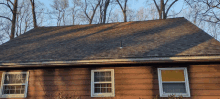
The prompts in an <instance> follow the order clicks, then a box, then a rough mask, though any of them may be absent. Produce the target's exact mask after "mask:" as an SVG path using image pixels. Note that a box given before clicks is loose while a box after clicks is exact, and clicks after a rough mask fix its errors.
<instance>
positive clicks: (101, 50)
mask: <svg viewBox="0 0 220 99" xmlns="http://www.w3.org/2000/svg"><path fill="white" fill-rule="evenodd" d="M121 42H122V47H123V48H122V49H120V46H121ZM217 54H218V55H219V54H220V42H218V41H217V40H215V39H214V38H213V37H211V36H210V35H208V34H207V33H205V32H204V31H202V30H201V29H199V28H198V27H196V26H195V25H193V24H192V23H190V22H189V21H188V20H186V19H185V18H174V19H166V20H152V21H136V22H121V23H111V24H96V25H74V26H61V27H38V28H36V29H32V30H30V31H28V32H26V33H24V34H22V35H21V36H19V37H17V38H15V39H13V40H11V41H9V42H6V43H4V44H2V45H1V46H0V63H2V62H30V61H36V62H37V61H45V60H60V61H67V60H84V59H100V58H113V59H114V58H130V57H133V58H134V57H139V58H140V57H143V58H144V57H155V56H156V57H158V56H159V57H171V56H182V55H190V56H194V55H217Z"/></svg>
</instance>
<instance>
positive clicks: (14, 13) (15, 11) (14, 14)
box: [10, 0, 18, 40]
mask: <svg viewBox="0 0 220 99" xmlns="http://www.w3.org/2000/svg"><path fill="white" fill-rule="evenodd" d="M17 5H18V2H17V0H14V6H13V18H12V25H11V35H10V40H12V39H14V35H15V24H16V14H17Z"/></svg>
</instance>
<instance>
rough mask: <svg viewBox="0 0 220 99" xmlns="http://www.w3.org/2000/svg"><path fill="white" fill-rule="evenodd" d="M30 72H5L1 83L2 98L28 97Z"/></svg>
mask: <svg viewBox="0 0 220 99" xmlns="http://www.w3.org/2000/svg"><path fill="white" fill-rule="evenodd" d="M28 76H29V73H28V72H4V73H3V75H2V82H1V86H2V87H1V97H26V95H27V86H28Z"/></svg>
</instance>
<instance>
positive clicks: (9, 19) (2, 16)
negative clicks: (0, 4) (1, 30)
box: [0, 16, 12, 21]
mask: <svg viewBox="0 0 220 99" xmlns="http://www.w3.org/2000/svg"><path fill="white" fill-rule="evenodd" d="M0 17H1V18H5V19H8V20H9V21H12V20H11V19H10V18H8V17H5V16H0Z"/></svg>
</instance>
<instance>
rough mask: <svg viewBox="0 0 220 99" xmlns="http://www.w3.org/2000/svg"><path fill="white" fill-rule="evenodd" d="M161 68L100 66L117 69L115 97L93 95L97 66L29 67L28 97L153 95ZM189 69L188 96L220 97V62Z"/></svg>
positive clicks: (132, 98) (148, 98)
mask: <svg viewBox="0 0 220 99" xmlns="http://www.w3.org/2000/svg"><path fill="white" fill-rule="evenodd" d="M174 67H178V66H174ZM157 68H158V66H139V67H135V66H132V67H102V68H96V69H114V72H115V97H114V98H91V96H90V95H91V85H90V84H91V82H90V81H91V75H90V74H91V70H92V69H95V68H66V69H35V70H29V71H30V74H29V85H28V99H55V98H56V97H58V96H59V94H61V95H60V96H66V94H68V97H71V99H76V98H77V97H79V98H78V99H139V98H141V99H153V97H154V96H155V95H159V85H158V75H157ZM187 70H188V75H189V83H190V91H191V97H190V98H184V99H218V98H219V99H220V65H190V66H187ZM16 99H19V98H16ZM56 99H57V98H56Z"/></svg>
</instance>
